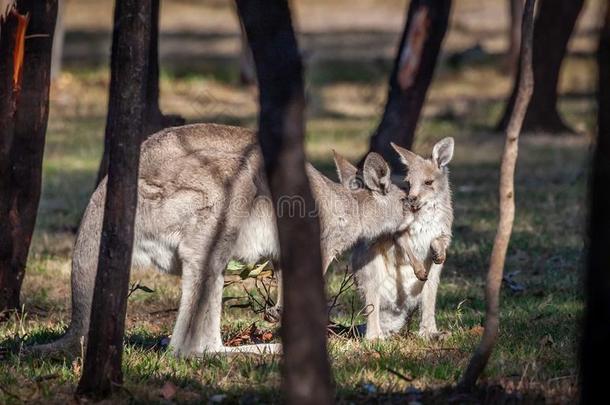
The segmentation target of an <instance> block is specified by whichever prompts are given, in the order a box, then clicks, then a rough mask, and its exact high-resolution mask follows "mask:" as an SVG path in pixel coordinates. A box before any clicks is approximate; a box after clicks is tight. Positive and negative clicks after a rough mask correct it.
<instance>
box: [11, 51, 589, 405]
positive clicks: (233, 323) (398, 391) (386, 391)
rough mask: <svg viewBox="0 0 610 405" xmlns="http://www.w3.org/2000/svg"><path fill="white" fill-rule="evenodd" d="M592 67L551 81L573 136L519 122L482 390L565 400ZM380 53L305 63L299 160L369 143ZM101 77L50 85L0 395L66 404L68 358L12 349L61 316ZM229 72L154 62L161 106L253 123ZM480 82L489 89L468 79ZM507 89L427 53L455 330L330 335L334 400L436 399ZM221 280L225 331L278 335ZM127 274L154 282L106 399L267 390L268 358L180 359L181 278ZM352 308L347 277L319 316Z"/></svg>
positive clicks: (491, 69) (248, 395)
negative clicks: (164, 68)
mask: <svg viewBox="0 0 610 405" xmlns="http://www.w3.org/2000/svg"><path fill="white" fill-rule="evenodd" d="M229 62H231V61H229ZM231 63H233V62H231ZM354 66H355V67H354ZM591 66H592V59H587V60H584V61H583V60H582V59H579V60H576V61H575V60H570V61H569V63H567V64H566V67H565V69H564V70H565V72H564V76H565V79H564V83H563V84H562V86H563V91H564V92H566V93H570V94H584V95H585V96H584V97H579V98H578V97H576V98H574V97H567V98H565V99H563V100H562V102H561V105H560V108H561V111H562V113H563V115H564V116H565V117H566V119H567V120H568V121H569V122H570V124H571V125H573V126H574V127H576V128H578V129H579V131H581V132H583V133H584V134H585V135H584V136H561V137H553V136H548V135H525V136H524V137H523V139H522V141H521V146H520V156H519V161H518V167H517V174H516V176H517V177H516V203H517V217H516V220H515V227H514V233H513V238H512V241H511V245H510V248H509V252H508V257H507V263H506V269H505V272H506V273H507V274H512V275H513V278H514V280H515V281H517V282H518V283H520V284H522V285H523V287H524V290H523V291H522V292H517V293H515V292H511V290H510V289H509V288H504V289H503V291H502V312H501V321H502V324H501V333H500V339H499V342H498V346H497V348H496V350H495V352H494V354H493V356H492V358H491V361H490V363H489V366H488V368H487V370H486V371H485V374H484V376H483V380H482V382H483V385H484V386H486V387H488V388H486V389H485V390H484V394H482V395H487V398H488V399H489V398H490V397H489V395H492V394H490V392H491V393H493V392H495V391H493V390H494V388H493V387H495V386H500V388H498V389H500V390H501V391H503V392H507V393H509V394H510V395H513V398H514V399H516V400H525V399H527V398H529V399H530V400H533V401H534V402H536V401H541V400H542V398H543V397H544V398H545V399H546V401H547V402H552V403H569V402H573V401H574V399H575V397H576V380H577V378H576V375H577V362H576V353H577V342H578V338H579V335H578V322H579V318H580V315H581V312H582V308H583V303H582V296H581V292H580V288H579V287H580V274H581V267H582V266H581V261H582V252H583V220H584V218H585V198H584V197H585V195H586V181H587V173H588V166H587V165H588V147H589V143H588V136H587V135H588V134H591V133H592V131H593V130H594V114H593V111H592V110H593V108H592V106H593V99H592V96H591V91H592V81H591V80H589V79H588V78H590V77H591V73H590V70H591ZM388 67H389V64H388V63H385V62H384V63H382V64H381V65H380V64H379V63H378V62H375V61H371V62H370V64H368V65H367V63H366V61H365V62H359V63H358V64H357V65H353V64H348V63H345V62H332V61H328V60H326V61H322V62H315V63H312V64H311V65H310V66H309V70H308V72H309V73H308V83H310V86H309V87H308V89H307V92H308V98H309V119H308V132H307V150H308V154H309V157H310V159H311V160H312V162H313V163H314V164H315V165H316V166H318V167H320V168H321V169H322V170H323V171H324V172H326V173H328V174H329V175H330V176H333V171H334V169H333V165H332V159H331V149H336V150H337V151H339V152H341V153H343V154H345V155H346V156H347V157H349V158H350V159H352V160H354V161H355V160H357V159H358V158H359V157H360V156H361V155H362V154H363V153H364V152H365V151H366V149H367V146H368V145H367V142H368V137H369V135H370V133H371V131H372V130H373V129H374V127H375V125H376V124H377V120H378V117H379V109H380V107H381V106H382V105H383V101H384V98H385V92H386V89H385V85H384V82H385V79H380V77H382V78H383V77H385V75H386V70H387V68H388ZM107 73H108V72H107V71H106V70H104V69H103V68H96V67H93V68H92V67H79V68H78V69H76V68H75V69H72V68H69V69H68V70H67V71H66V72H65V73H63V74H62V76H61V77H60V78H59V80H58V81H57V82H56V83H55V84H54V87H53V89H52V103H51V116H50V121H49V133H48V137H47V146H46V151H45V161H44V175H43V194H42V201H41V204H40V210H39V215H38V222H37V228H36V232H35V235H34V239H33V243H32V251H31V254H30V258H29V261H28V267H27V275H26V279H25V283H24V286H23V292H22V302H23V305H24V309H23V311H22V312H21V313H19V314H15V315H14V316H13V317H12V318H11V319H10V320H9V321H8V322H6V323H3V324H1V325H0V347H1V348H2V350H1V351H0V359H1V360H0V403H7V404H12V403H21V402H25V401H30V402H44V403H64V402H67V401H69V400H71V398H72V393H73V391H74V389H75V386H76V384H77V382H78V379H79V376H80V372H81V369H82V358H81V356H74V357H70V358H29V357H27V356H24V355H22V354H20V350H19V349H20V347H21V346H22V345H26V344H30V343H33V342H43V341H49V340H52V339H54V338H56V337H57V336H59V335H60V334H61V332H62V331H63V330H64V328H65V327H66V325H67V322H68V320H69V308H70V303H69V296H70V287H69V275H70V257H71V249H72V243H73V240H74V235H75V232H76V229H77V227H78V223H79V220H80V216H81V215H82V212H83V209H84V207H85V205H86V203H87V200H88V198H89V195H90V193H91V191H92V190H93V186H94V180H95V175H96V170H97V165H98V162H99V158H100V156H101V152H102V149H101V148H102V137H103V129H104V121H105V108H106V97H107V95H106V86H107V80H108V79H107ZM235 76H236V75H235V72H234V69H233V70H230V69H229V70H226V69H225V67H223V66H220V67H216V66H215V67H214V69H213V70H212V73H209V72H208V74H196V73H193V72H187V73H185V74H177V73H176V72H164V74H163V75H162V92H163V100H162V102H163V109H164V110H166V111H168V112H180V113H181V114H183V115H185V116H186V117H187V119H189V120H190V121H216V122H224V123H232V124H239V125H247V126H253V125H255V122H256V108H257V107H256V94H255V93H254V92H253V91H252V90H250V89H244V88H241V87H239V86H237V85H236V84H235V81H236V79H235ZM578 78H580V79H578ZM583 78H584V79H583ZM481 80H483V81H484V82H486V83H488V84H489V85H488V86H481ZM509 88H510V82H509V80H508V79H507V78H506V77H505V76H504V75H503V74H502V73H501V72H500V70H499V69H498V68H497V67H495V66H494V65H493V64H492V65H490V64H476V65H473V66H464V67H462V68H461V69H454V68H449V67H447V66H445V65H443V66H440V68H439V70H438V73H437V75H436V78H435V81H434V84H433V87H432V89H431V92H430V96H429V102H428V103H427V104H426V108H425V110H424V118H423V119H422V122H421V125H420V127H419V129H418V134H417V144H416V147H415V149H416V150H417V151H419V152H421V153H424V154H427V153H429V152H430V150H431V146H432V145H433V143H434V142H435V141H437V140H438V139H440V138H442V137H444V136H454V137H455V139H456V155H455V158H454V160H453V162H452V163H451V165H450V167H451V180H452V184H453V192H454V201H455V222H454V228H453V229H454V239H453V242H452V245H451V248H450V251H449V258H448V262H447V264H446V266H445V269H444V273H443V276H442V282H441V286H440V291H439V295H438V304H437V307H438V311H437V319H438V323H439V326H440V328H441V329H443V330H445V331H449V332H450V333H451V334H450V336H449V337H448V338H447V339H446V340H443V341H440V342H426V341H424V340H422V339H420V338H418V337H417V335H416V334H415V333H414V332H415V331H417V322H414V323H413V324H412V325H410V327H409V328H408V330H405V331H404V333H403V334H401V335H400V336H396V337H393V338H391V339H388V340H387V341H383V342H366V341H362V340H361V339H354V338H351V339H347V338H345V337H339V336H336V337H331V338H330V340H329V351H330V358H331V361H332V366H333V373H334V379H335V385H336V389H337V400H338V401H339V402H343V403H348V402H349V403H352V402H374V403H376V402H392V401H396V402H398V401H399V400H405V399H408V398H411V399H415V400H420V401H424V402H430V403H434V402H443V401H446V399H447V395H448V391H447V387H449V386H451V385H452V384H454V383H455V382H456V381H457V379H458V378H459V376H460V373H461V372H462V370H463V369H464V367H465V365H466V363H467V361H468V359H469V356H470V353H471V351H472V349H473V348H474V347H475V345H476V343H477V342H478V339H479V337H480V333H481V328H480V325H481V322H482V320H483V311H484V296H483V286H484V276H485V273H486V270H487V264H488V258H489V255H490V252H491V246H492V242H493V237H494V233H495V228H496V219H497V207H498V205H497V179H498V166H499V157H500V154H501V150H502V145H503V139H502V137H499V136H496V135H494V134H492V133H491V132H490V131H489V129H490V128H491V127H493V124H494V123H495V121H496V120H497V119H498V117H499V115H500V114H501V111H502V106H503V99H504V97H505V94H506V92H507V91H508V90H509ZM344 269H345V262H344V261H339V262H337V263H336V264H335V265H334V267H333V268H332V269H331V270H330V271H329V273H328V274H327V278H326V280H327V288H328V295H329V297H332V296H333V295H335V294H337V291H338V290H339V288H340V285H341V282H342V280H343V277H344ZM229 279H230V280H233V281H236V282H235V283H233V284H231V285H230V286H229V287H227V288H226V289H225V297H226V298H229V297H233V298H235V299H232V300H228V301H227V303H226V304H225V310H224V313H223V326H222V327H223V338H224V339H225V340H230V339H233V338H235V337H236V336H239V335H240V332H242V331H244V330H248V328H249V327H250V325H251V324H252V323H255V324H256V326H257V327H258V328H260V329H261V330H262V331H271V332H273V333H277V328H276V326H275V325H272V324H269V323H267V322H265V321H264V320H263V319H262V316H261V315H260V314H257V313H255V312H254V311H253V310H252V309H251V308H246V307H243V306H244V305H241V306H240V305H237V306H234V304H247V303H248V302H249V299H248V297H247V294H246V293H245V290H244V289H247V290H249V291H251V293H252V294H253V295H254V296H255V297H257V298H260V294H259V292H258V291H257V290H256V289H255V288H253V287H254V282H253V281H252V280H251V279H249V280H246V281H241V280H240V279H239V277H235V276H231V277H229ZM132 281H133V282H134V283H135V282H138V281H139V282H140V283H141V285H145V286H147V287H149V288H150V289H151V290H153V291H152V292H145V291H142V290H137V291H135V292H134V293H133V294H132V295H131V296H130V299H129V310H128V319H127V338H126V346H125V355H124V365H123V369H124V372H125V386H124V388H125V389H124V390H122V391H121V392H120V393H118V394H117V395H116V397H115V398H114V399H113V401H119V402H125V403H128V402H129V403H131V402H133V403H140V402H159V403H161V402H164V401H165V400H164V399H163V397H162V392H167V390H170V391H172V388H174V387H175V388H176V392H175V394H174V395H173V396H172V399H173V400H175V401H177V402H201V401H204V402H205V401H211V402H222V401H224V402H227V403H237V402H240V403H269V402H279V401H281V396H280V393H279V386H280V358H278V357H273V356H262V357H261V356H246V355H236V356H233V357H226V356H208V357H205V358H202V359H192V360H184V359H176V358H174V357H173V356H172V355H171V354H170V353H168V352H167V351H166V350H164V349H163V345H164V340H165V339H166V337H167V336H168V335H169V334H170V333H171V330H172V326H173V322H174V319H175V311H174V309H175V308H176V307H177V304H178V300H179V296H180V289H179V279H177V278H175V277H171V276H164V275H160V274H155V273H151V272H148V273H147V272H138V273H134V274H133V275H132ZM263 281H264V282H265V283H271V281H270V280H269V279H264V280H263ZM361 307H362V303H361V301H360V299H359V297H358V294H357V292H356V291H355V289H354V288H351V289H348V290H347V291H346V292H345V293H343V294H342V295H341V296H340V297H339V299H338V305H337V307H336V308H335V309H334V310H333V313H332V319H333V320H335V321H336V322H339V323H342V324H344V325H349V324H350V323H352V322H353V323H359V322H362V321H363V318H362V316H355V315H356V314H357V313H358V312H359V311H360V309H361ZM274 339H277V338H276V337H274ZM396 373H398V374H400V375H402V376H406V377H408V378H407V379H405V378H401V377H399V376H398V375H397V374H396ZM407 380H409V381H407ZM167 387H170V388H167ZM491 398H493V396H492V397H491Z"/></svg>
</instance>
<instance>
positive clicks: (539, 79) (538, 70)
mask: <svg viewBox="0 0 610 405" xmlns="http://www.w3.org/2000/svg"><path fill="white" fill-rule="evenodd" d="M583 4H584V0H540V6H539V10H538V16H537V17H536V28H535V29H534V56H533V69H534V92H533V94H532V100H531V102H530V104H529V107H528V109H527V113H526V114H525V120H524V121H523V129H524V131H541V132H548V133H566V132H574V130H573V129H572V128H570V127H569V126H568V125H566V124H565V123H564V121H563V119H562V118H561V116H560V115H559V111H558V110H557V98H558V94H557V91H558V84H559V74H560V72H561V64H562V62H563V60H564V57H565V55H566V50H567V47H568V41H569V40H570V36H571V35H572V31H573V30H574V26H575V25H576V20H577V19H578V15H579V14H580V10H581V9H582V7H583ZM518 83H519V77H518V75H517V78H516V80H515V85H514V88H513V92H512V94H511V96H510V98H509V101H508V104H507V106H506V109H505V111H504V115H503V116H502V118H501V120H500V123H499V124H498V130H501V131H503V130H505V129H506V127H507V126H508V122H509V120H510V117H511V115H512V111H513V109H514V106H515V101H516V96H517V91H518Z"/></svg>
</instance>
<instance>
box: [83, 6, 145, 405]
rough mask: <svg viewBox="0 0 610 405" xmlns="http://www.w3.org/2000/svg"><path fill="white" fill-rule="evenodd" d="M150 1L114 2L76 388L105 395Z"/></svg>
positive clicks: (120, 327) (129, 234)
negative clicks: (98, 225) (100, 184)
mask: <svg viewBox="0 0 610 405" xmlns="http://www.w3.org/2000/svg"><path fill="white" fill-rule="evenodd" d="M150 13H151V0H117V1H116V3H115V12H114V32H113V40H112V45H113V49H112V66H111V78H110V100H109V114H112V116H111V117H109V118H108V122H109V123H111V127H110V128H109V129H108V128H107V131H109V132H107V133H108V134H109V135H110V136H109V140H110V144H109V152H110V153H109V156H110V164H109V168H108V181H107V184H106V190H107V192H106V202H105V205H104V220H103V228H102V237H101V242H100V253H99V260H98V271H97V275H96V278H95V290H94V293H93V304H92V309H91V323H90V326H89V335H88V340H87V342H88V343H87V353H86V357H85V362H84V368H83V375H82V377H81V380H80V382H79V385H78V389H77V392H78V394H80V395H84V396H88V397H95V398H100V397H105V396H107V395H109V394H110V393H111V392H112V391H113V389H115V387H117V386H120V385H121V384H122V380H123V375H122V370H121V357H122V354H123V335H124V331H125V311H126V307H127V291H128V287H129V271H130V267H131V254H132V246H133V235H134V229H133V226H134V219H135V213H136V205H137V180H138V165H139V160H140V141H141V133H142V127H143V120H144V117H145V112H146V108H145V101H146V74H147V68H148V67H147V60H148V56H149V50H148V47H149V44H150Z"/></svg>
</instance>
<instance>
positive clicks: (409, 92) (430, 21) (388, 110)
mask: <svg viewBox="0 0 610 405" xmlns="http://www.w3.org/2000/svg"><path fill="white" fill-rule="evenodd" d="M450 10H451V0H412V1H411V2H410V4H409V9H408V13H407V20H406V23H405V27H404V30H403V33H402V37H401V40H400V45H399V47H398V52H397V53H396V58H395V59H394V68H393V70H392V74H391V76H390V82H389V91H388V98H387V101H386V105H385V110H384V112H383V117H382V118H381V122H380V123H379V126H378V127H377V129H376V130H375V132H374V133H373V136H372V137H371V143H370V149H369V151H371V152H378V153H380V154H381V155H382V156H383V157H384V158H385V159H386V160H387V161H388V162H389V163H390V165H391V166H392V169H393V170H395V171H404V166H403V165H402V164H401V163H400V160H399V158H398V155H397V154H396V152H394V149H392V147H391V146H390V142H394V143H395V144H397V145H400V146H404V147H406V148H408V149H410V148H411V146H412V145H413V139H414V137H415V128H416V127H417V121H418V120H419V115H420V113H421V110H422V106H423V104H424V101H425V99H426V93H427V91H428V86H429V85H430V82H431V81H432V76H433V74H434V69H435V66H436V60H437V59H438V54H439V51H440V48H441V44H442V42H443V38H444V37H445V32H446V31H447V25H448V22H449V13H450Z"/></svg>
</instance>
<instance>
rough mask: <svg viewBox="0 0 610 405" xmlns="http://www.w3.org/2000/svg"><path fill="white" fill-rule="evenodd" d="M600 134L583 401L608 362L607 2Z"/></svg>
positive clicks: (602, 385) (597, 394)
mask: <svg viewBox="0 0 610 405" xmlns="http://www.w3.org/2000/svg"><path fill="white" fill-rule="evenodd" d="M597 58H598V59H597V63H598V67H599V84H598V124H599V127H598V131H599V133H598V137H597V146H596V148H595V149H596V150H595V154H594V157H593V171H592V173H591V179H590V181H589V182H590V183H589V184H590V190H589V203H590V207H591V208H590V209H591V211H590V213H589V232H588V233H589V235H588V239H589V240H588V245H589V248H588V251H589V252H588V258H587V269H586V274H585V277H584V282H585V284H584V286H585V301H586V306H585V315H584V333H583V337H582V341H581V346H580V378H581V393H580V395H581V403H583V404H590V403H595V402H597V401H598V400H599V398H603V397H604V396H606V395H607V392H608V389H607V386H608V383H607V378H605V373H603V372H602V373H600V371H599V366H600V365H601V364H608V362H610V349H609V348H608V342H610V272H609V271H608V269H610V251H609V250H608V246H610V210H608V207H610V189H609V188H608V184H610V1H608V2H606V13H605V21H604V26H603V28H602V31H601V33H600V40H599V48H598V53H597Z"/></svg>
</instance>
